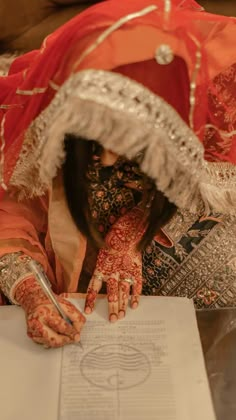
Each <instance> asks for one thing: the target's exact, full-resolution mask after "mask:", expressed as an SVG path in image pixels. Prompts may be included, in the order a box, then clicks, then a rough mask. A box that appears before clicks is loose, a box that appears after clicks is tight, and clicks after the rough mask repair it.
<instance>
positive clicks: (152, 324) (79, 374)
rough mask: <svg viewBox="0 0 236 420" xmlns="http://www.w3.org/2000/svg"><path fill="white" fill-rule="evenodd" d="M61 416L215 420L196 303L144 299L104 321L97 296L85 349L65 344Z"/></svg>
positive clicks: (71, 419)
mask: <svg viewBox="0 0 236 420" xmlns="http://www.w3.org/2000/svg"><path fill="white" fill-rule="evenodd" d="M59 418H60V420H95V419H96V420H134V419H135V420H139V419H140V420H144V419H147V420H154V419H155V420H199V419H201V420H213V419H214V418H215V417H214V413H213V408H212V402H211V397H210V392H209V387H208V381H207V376H206V372H205V366H204V360H203V355H202V351H201V344H200V338H199V334H198V329H197V323H196V318H195V312H194V307H193V304H192V302H191V301H189V300H187V299H184V298H183V299H182V298H157V297H142V299H141V304H140V307H139V308H138V309H137V310H135V311H134V310H129V311H128V314H127V317H126V318H125V319H124V320H122V321H119V322H117V323H116V324H109V323H108V322H107V302H106V300H105V299H104V300H100V301H99V302H98V304H97V308H96V312H95V313H93V314H92V315H90V316H89V317H88V318H87V323H86V326H85V328H84V331H83V334H82V348H81V347H79V346H76V345H73V346H67V347H65V348H64V349H63V357H62V370H61V392H60V416H59Z"/></svg>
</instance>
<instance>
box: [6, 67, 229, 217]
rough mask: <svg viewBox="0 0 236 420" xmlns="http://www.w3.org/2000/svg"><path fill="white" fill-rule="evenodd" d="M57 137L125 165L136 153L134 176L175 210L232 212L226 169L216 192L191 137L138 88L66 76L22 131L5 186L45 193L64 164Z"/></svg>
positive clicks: (121, 80)
mask: <svg viewBox="0 0 236 420" xmlns="http://www.w3.org/2000/svg"><path fill="white" fill-rule="evenodd" d="M58 121H60V124H58ZM65 133H72V134H75V135H80V136H82V137H85V138H87V139H93V140H95V141H98V142H99V143H100V144H102V146H103V147H105V148H107V149H110V150H112V151H113V152H115V153H117V154H118V155H124V156H126V157H127V158H128V159H135V157H136V155H137V154H139V153H140V152H143V159H142V162H141V164H140V167H141V170H142V171H143V172H144V173H146V174H147V175H148V176H149V177H151V178H152V179H154V181H155V183H156V186H157V188H158V189H160V190H161V191H163V192H164V193H165V194H166V196H167V197H168V198H169V199H170V201H172V202H175V204H176V205H177V206H178V207H180V208H188V209H189V211H190V212H193V213H197V212H199V211H200V212H202V211H203V207H204V208H205V210H206V211H209V209H213V210H214V211H218V212H223V213H229V212H232V213H234V212H235V208H236V206H235V202H236V192H235V188H234V187H233V185H235V182H236V174H235V172H234V173H233V172H232V171H231V167H230V169H229V165H228V164H226V165H224V164H221V169H222V172H224V179H225V180H226V179H227V178H228V181H227V182H226V181H225V182H224V188H223V189H222V182H221V181H222V180H221V178H220V177H218V179H215V175H214V176H213V175H212V171H213V169H212V168H213V166H212V165H211V164H209V163H207V162H206V161H205V160H204V149H203V147H202V145H201V143H200V141H199V139H198V137H197V136H196V135H195V134H194V133H193V131H192V130H191V129H190V128H189V127H188V126H187V124H185V122H184V121H183V120H182V119H181V118H180V116H179V115H178V113H177V112H176V111H175V110H174V109H173V108H172V107H171V106H170V105H168V104H167V103H166V102H165V101H164V100H163V99H161V98H160V97H158V96H156V95H154V94H153V93H152V92H150V91H149V90H148V89H146V88H144V87H143V86H142V85H141V84H138V83H136V82H134V81H132V80H130V79H128V78H127V77H124V76H121V75H118V74H115V73H112V72H107V71H101V70H86V71H82V72H80V73H77V74H75V75H73V76H71V77H70V79H69V80H68V81H67V82H66V83H65V84H64V85H63V86H62V87H61V89H60V90H59V92H58V93H57V94H56V96H55V98H54V99H53V101H52V102H51V104H50V105H49V106H48V108H47V109H46V110H44V111H43V112H42V113H41V114H40V116H39V117H37V119H36V120H35V121H34V122H33V123H32V124H31V126H30V128H29V129H28V130H27V133H26V137H25V141H24V145H23V148H22V152H21V155H20V158H19V160H18V164H17V166H16V168H15V171H14V174H13V176H12V179H11V185H12V186H14V187H17V188H18V190H20V192H19V195H21V196H22V195H23V196H24V195H26V196H34V195H40V194H42V193H43V192H44V191H45V190H46V189H47V188H48V187H49V186H50V184H51V180H52V179H53V178H54V177H55V176H56V173H57V170H58V168H60V166H61V165H62V163H63V160H64V158H65V152H64V135H65ZM215 165H216V164H215ZM232 168H233V166H232ZM232 174H233V175H232ZM201 198H202V200H201Z"/></svg>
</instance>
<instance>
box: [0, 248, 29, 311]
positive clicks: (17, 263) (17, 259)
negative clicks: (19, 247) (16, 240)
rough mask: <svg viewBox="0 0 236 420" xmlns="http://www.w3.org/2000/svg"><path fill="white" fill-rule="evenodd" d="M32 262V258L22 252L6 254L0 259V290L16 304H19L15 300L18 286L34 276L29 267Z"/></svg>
mask: <svg viewBox="0 0 236 420" xmlns="http://www.w3.org/2000/svg"><path fill="white" fill-rule="evenodd" d="M30 260H31V257H29V256H27V255H25V254H23V253H22V252H14V253H11V254H5V255H3V256H2V257H1V258H0V289H1V291H2V292H3V293H4V295H5V296H6V297H7V298H8V299H10V301H11V302H12V303H14V304H18V303H17V302H16V300H15V299H14V294H15V289H16V286H18V285H19V283H20V282H21V281H23V280H25V279H26V278H28V277H32V276H33V273H32V271H31V270H30V268H29V266H28V262H29V261H30Z"/></svg>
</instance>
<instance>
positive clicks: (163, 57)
mask: <svg viewBox="0 0 236 420" xmlns="http://www.w3.org/2000/svg"><path fill="white" fill-rule="evenodd" d="M155 58H156V61H157V62H158V64H162V65H167V64H170V63H171V62H172V61H173V59H174V53H173V51H172V49H171V47H170V46H169V45H166V44H162V45H160V46H159V47H158V48H157V50H156V54H155Z"/></svg>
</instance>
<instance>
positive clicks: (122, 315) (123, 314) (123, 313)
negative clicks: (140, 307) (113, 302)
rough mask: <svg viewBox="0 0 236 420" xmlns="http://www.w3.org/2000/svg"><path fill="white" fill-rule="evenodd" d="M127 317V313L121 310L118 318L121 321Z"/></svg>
mask: <svg viewBox="0 0 236 420" xmlns="http://www.w3.org/2000/svg"><path fill="white" fill-rule="evenodd" d="M124 317H125V311H124V310H123V309H121V310H120V311H119V313H118V318H119V319H122V318H124Z"/></svg>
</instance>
